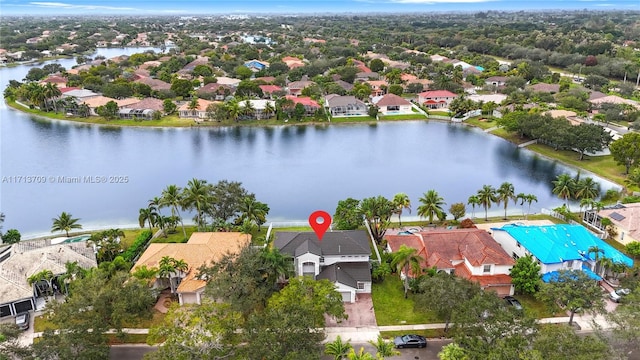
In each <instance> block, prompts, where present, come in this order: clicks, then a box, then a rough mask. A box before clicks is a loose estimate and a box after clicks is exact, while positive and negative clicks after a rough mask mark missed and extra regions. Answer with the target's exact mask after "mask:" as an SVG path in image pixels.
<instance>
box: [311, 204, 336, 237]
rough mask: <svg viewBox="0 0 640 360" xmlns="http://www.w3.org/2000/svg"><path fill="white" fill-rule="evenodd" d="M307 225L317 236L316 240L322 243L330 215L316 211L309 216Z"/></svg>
mask: <svg viewBox="0 0 640 360" xmlns="http://www.w3.org/2000/svg"><path fill="white" fill-rule="evenodd" d="M309 225H311V227H312V228H313V231H314V232H315V233H316V235H317V236H318V240H320V241H322V237H323V236H324V233H326V232H327V229H328V228H329V226H330V225H331V215H329V213H327V212H326V211H322V210H318V211H314V212H313V213H312V214H311V215H309Z"/></svg>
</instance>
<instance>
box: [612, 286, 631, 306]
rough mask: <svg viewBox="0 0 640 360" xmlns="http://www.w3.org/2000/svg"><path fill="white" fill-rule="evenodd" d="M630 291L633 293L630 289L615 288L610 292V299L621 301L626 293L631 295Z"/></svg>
mask: <svg viewBox="0 0 640 360" xmlns="http://www.w3.org/2000/svg"><path fill="white" fill-rule="evenodd" d="M629 293H631V290H629V289H618V290H614V291H612V292H610V293H609V299H611V300H612V301H613V302H617V303H618V302H620V299H622V297H623V296H625V295H629Z"/></svg>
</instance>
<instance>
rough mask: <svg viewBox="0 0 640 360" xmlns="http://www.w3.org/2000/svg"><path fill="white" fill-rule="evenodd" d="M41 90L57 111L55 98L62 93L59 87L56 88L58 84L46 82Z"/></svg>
mask: <svg viewBox="0 0 640 360" xmlns="http://www.w3.org/2000/svg"><path fill="white" fill-rule="evenodd" d="M42 91H43V95H44V97H45V99H46V100H48V101H49V102H51V103H53V108H54V109H55V112H58V105H57V104H56V101H55V99H56V98H57V97H59V96H60V95H62V92H61V91H60V88H58V86H56V85H55V84H53V83H46V84H45V85H44V88H43V90H42Z"/></svg>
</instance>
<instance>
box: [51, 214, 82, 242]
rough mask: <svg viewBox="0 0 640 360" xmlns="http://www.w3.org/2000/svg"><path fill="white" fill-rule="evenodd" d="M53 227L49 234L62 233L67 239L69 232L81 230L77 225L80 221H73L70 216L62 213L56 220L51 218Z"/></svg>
mask: <svg viewBox="0 0 640 360" xmlns="http://www.w3.org/2000/svg"><path fill="white" fill-rule="evenodd" d="M52 220H53V226H52V227H51V232H56V231H64V232H65V233H66V234H67V237H69V231H70V230H72V229H82V225H80V224H78V221H79V220H80V219H74V218H73V217H72V215H71V214H69V213H66V212H64V211H63V212H62V214H60V216H58V217H57V218H53V219H52Z"/></svg>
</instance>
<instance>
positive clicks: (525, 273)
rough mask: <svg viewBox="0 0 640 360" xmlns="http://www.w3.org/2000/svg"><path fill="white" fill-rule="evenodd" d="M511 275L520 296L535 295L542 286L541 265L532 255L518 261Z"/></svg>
mask: <svg viewBox="0 0 640 360" xmlns="http://www.w3.org/2000/svg"><path fill="white" fill-rule="evenodd" d="M509 275H511V282H512V283H513V286H514V287H515V289H516V292H518V293H520V294H534V293H535V292H536V290H537V289H538V286H540V281H541V277H540V265H539V264H538V263H537V262H536V261H535V260H534V259H533V256H532V255H531V254H528V255H526V256H523V257H521V258H519V259H518V260H516V264H515V265H514V266H513V267H512V268H511V272H510V273H509Z"/></svg>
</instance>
